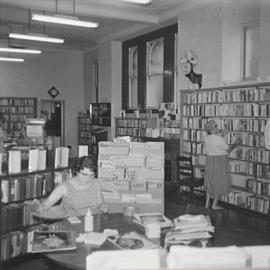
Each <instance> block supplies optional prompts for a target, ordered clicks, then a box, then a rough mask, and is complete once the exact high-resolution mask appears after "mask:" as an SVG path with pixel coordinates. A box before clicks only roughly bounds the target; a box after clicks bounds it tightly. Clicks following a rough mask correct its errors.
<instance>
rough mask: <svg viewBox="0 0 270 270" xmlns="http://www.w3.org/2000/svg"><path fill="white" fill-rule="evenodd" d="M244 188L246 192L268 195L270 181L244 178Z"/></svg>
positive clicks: (269, 193)
mask: <svg viewBox="0 0 270 270" xmlns="http://www.w3.org/2000/svg"><path fill="white" fill-rule="evenodd" d="M246 189H247V191H248V192H251V193H254V194H258V195H263V196H270V182H263V181H257V180H255V179H253V178H248V179H247V180H246Z"/></svg>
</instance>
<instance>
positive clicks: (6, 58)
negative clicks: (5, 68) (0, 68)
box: [0, 57, 24, 62]
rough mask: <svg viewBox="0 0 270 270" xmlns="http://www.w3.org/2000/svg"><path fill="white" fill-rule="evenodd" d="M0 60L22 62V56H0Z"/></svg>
mask: <svg viewBox="0 0 270 270" xmlns="http://www.w3.org/2000/svg"><path fill="white" fill-rule="evenodd" d="M0 61H6V62H24V59H23V58H12V57H0Z"/></svg>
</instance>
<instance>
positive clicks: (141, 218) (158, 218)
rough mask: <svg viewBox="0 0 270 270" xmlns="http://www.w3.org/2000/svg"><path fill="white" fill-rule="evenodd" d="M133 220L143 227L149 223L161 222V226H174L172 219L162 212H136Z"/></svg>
mask: <svg viewBox="0 0 270 270" xmlns="http://www.w3.org/2000/svg"><path fill="white" fill-rule="evenodd" d="M133 220H134V222H136V223H138V224H140V225H142V226H143V227H145V226H146V224H149V223H159V224H160V228H168V227H171V226H172V221H171V220H170V219H168V218H167V217H165V216H164V215H163V214H161V213H143V214H134V217H133Z"/></svg>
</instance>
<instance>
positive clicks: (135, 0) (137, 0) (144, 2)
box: [122, 0, 152, 5]
mask: <svg viewBox="0 0 270 270" xmlns="http://www.w3.org/2000/svg"><path fill="white" fill-rule="evenodd" d="M122 1H126V2H131V3H136V4H142V5H149V4H151V3H152V0H122Z"/></svg>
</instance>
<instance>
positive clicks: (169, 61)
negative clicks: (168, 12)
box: [122, 24, 178, 112]
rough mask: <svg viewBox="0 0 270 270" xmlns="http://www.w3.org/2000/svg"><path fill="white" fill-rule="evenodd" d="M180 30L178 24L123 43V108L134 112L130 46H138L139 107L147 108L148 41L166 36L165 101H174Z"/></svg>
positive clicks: (143, 109)
mask: <svg viewBox="0 0 270 270" xmlns="http://www.w3.org/2000/svg"><path fill="white" fill-rule="evenodd" d="M177 32H178V26H177V24H173V25H170V26H167V27H164V28H162V29H159V30H156V31H153V32H150V33H148V34H144V35H142V36H138V37H135V38H133V39H130V40H126V41H124V42H123V43H122V52H123V58H122V109H124V110H126V112H133V111H134V108H130V107H129V48H130V47H134V46H136V45H137V46H138V102H137V104H138V108H136V109H139V110H140V111H145V110H146V109H147V108H146V91H147V87H146V80H147V63H146V61H148V59H147V42H149V41H152V40H155V39H159V38H164V71H163V72H164V79H163V80H164V84H163V85H164V86H163V87H164V89H166V91H163V92H164V95H163V102H174V95H175V93H174V92H175V89H174V84H175V78H174V77H175V66H176V63H175V61H176V60H175V44H176V43H175V34H176V33H177Z"/></svg>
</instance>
